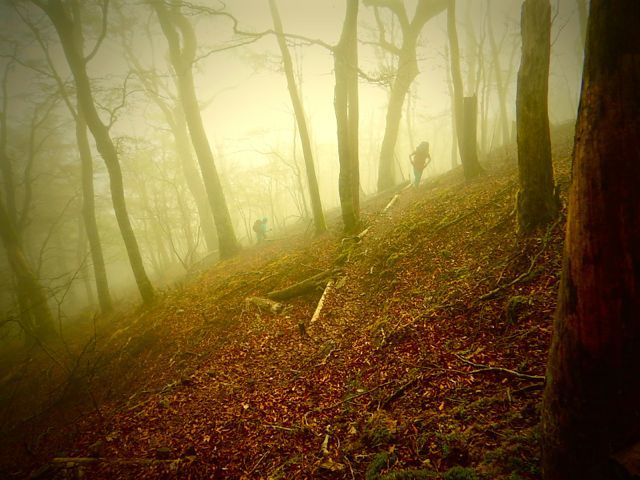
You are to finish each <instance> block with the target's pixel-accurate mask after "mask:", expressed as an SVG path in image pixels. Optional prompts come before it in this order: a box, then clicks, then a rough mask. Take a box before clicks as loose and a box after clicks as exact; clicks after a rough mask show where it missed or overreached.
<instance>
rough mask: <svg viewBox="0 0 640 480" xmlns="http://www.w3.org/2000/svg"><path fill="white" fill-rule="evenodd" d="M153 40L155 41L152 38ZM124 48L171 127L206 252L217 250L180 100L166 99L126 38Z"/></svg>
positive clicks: (212, 226)
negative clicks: (196, 213) (196, 212)
mask: <svg viewBox="0 0 640 480" xmlns="http://www.w3.org/2000/svg"><path fill="white" fill-rule="evenodd" d="M150 41H153V40H152V39H151V38H150ZM123 45H124V51H125V56H126V58H127V60H128V62H129V64H130V65H131V67H132V68H133V70H134V71H135V72H136V75H137V76H138V78H139V79H140V82H141V83H142V86H143V88H144V90H145V92H146V94H147V96H148V97H149V98H150V99H151V101H152V102H153V103H155V104H156V106H157V107H158V108H159V109H160V111H161V112H162V114H163V116H164V118H165V121H166V122H167V125H169V129H170V130H171V133H172V135H173V138H174V142H175V149H176V154H177V156H178V159H179V161H180V166H181V168H182V172H183V173H184V178H185V180H186V183H187V187H188V188H189V192H190V193H191V195H192V197H193V200H194V203H195V205H196V209H197V211H198V218H199V220H200V227H201V228H202V233H203V236H204V240H205V242H206V244H207V249H208V250H210V251H214V250H216V248H218V235H217V233H216V225H215V223H214V220H213V215H212V212H211V207H210V206H209V200H208V197H207V191H206V189H205V186H204V184H203V182H202V177H201V175H200V173H199V172H198V165H197V163H196V160H195V159H194V158H193V154H192V148H191V139H190V138H189V130H188V126H187V121H186V119H185V115H184V110H183V108H182V105H181V103H180V102H179V101H173V102H171V101H169V100H167V98H166V97H167V96H169V97H173V95H170V94H168V95H167V93H168V92H166V91H163V89H162V87H161V85H160V81H159V79H158V74H157V72H155V71H154V70H149V69H145V68H144V67H143V66H142V64H141V63H140V60H139V58H138V55H136V53H135V52H134V48H133V46H132V45H131V43H130V42H129V41H128V39H126V38H123ZM176 100H177V99H176Z"/></svg>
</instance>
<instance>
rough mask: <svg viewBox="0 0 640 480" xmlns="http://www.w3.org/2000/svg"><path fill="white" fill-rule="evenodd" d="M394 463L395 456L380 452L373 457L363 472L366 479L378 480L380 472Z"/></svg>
mask: <svg viewBox="0 0 640 480" xmlns="http://www.w3.org/2000/svg"><path fill="white" fill-rule="evenodd" d="M394 463H396V456H395V455H390V454H388V453H387V452H380V453H378V454H376V456H375V457H373V460H371V463H369V466H368V467H367V471H366V472H365V474H364V478H365V479H366V480H378V479H379V478H380V472H381V471H382V470H384V469H385V468H389V467H391V466H392V465H393V464H394Z"/></svg>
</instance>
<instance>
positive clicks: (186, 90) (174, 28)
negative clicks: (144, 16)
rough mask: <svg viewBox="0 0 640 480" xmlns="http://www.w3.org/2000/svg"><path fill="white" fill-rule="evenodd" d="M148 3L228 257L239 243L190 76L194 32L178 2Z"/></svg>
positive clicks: (221, 252) (193, 49)
mask: <svg viewBox="0 0 640 480" xmlns="http://www.w3.org/2000/svg"><path fill="white" fill-rule="evenodd" d="M151 6H152V7H153V8H154V10H155V12H156V14H157V15H158V20H159V22H160V26H161V27H162V31H163V33H164V35H165V37H166V39H167V43H168V45H169V54H170V57H171V64H172V65H173V69H174V71H175V74H176V80H177V85H178V91H179V93H180V100H181V102H182V106H183V109H184V115H185V119H186V121H187V126H188V127H189V133H190V134H191V142H192V144H193V149H194V150H195V152H196V156H197V158H198V163H199V164H200V171H201V172H202V179H203V180H204V186H205V189H206V191H207V197H208V198H209V205H210V206H211V211H212V213H213V219H214V221H215V224H216V230H217V232H218V244H219V247H220V257H221V258H229V257H231V256H233V255H235V254H236V253H238V251H240V244H239V243H238V239H237V238H236V234H235V232H234V229H233V222H232V221H231V215H230V214H229V208H228V207H227V201H226V198H225V196H224V192H223V191H222V184H221V183H220V177H219V176H218V170H217V169H216V165H215V162H214V159H213V153H212V151H211V146H210V145H209V140H208V138H207V134H206V132H205V129H204V125H203V123H202V116H201V115H200V106H199V105H198V99H197V97H196V89H195V82H194V80H193V62H194V60H195V56H196V36H195V32H194V31H193V27H192V26H191V24H190V23H189V20H188V19H187V18H186V17H184V16H183V15H182V13H180V10H179V8H180V7H179V6H178V5H176V6H172V7H170V9H167V7H166V6H165V5H164V3H161V2H152V3H151Z"/></svg>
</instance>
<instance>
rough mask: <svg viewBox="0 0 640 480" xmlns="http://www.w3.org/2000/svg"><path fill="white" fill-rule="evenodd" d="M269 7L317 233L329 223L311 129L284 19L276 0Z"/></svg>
mask: <svg viewBox="0 0 640 480" xmlns="http://www.w3.org/2000/svg"><path fill="white" fill-rule="evenodd" d="M269 8H270V10H271V17H272V18H273V28H274V29H275V31H276V34H277V38H278V46H279V47H280V52H281V53H282V65H283V66H284V73H285V75H286V77H287V87H288V89H289V96H290V97H291V104H292V106H293V112H294V115H295V117H296V122H297V124H298V132H299V133H300V143H301V145H302V154H303V156H304V164H305V167H306V171H307V181H308V184H309V198H310V200H311V210H312V211H313V223H314V226H315V232H316V234H320V233H322V232H325V231H326V230H327V224H326V221H325V218H324V211H323V210H322V201H321V199H320V190H319V189H318V179H317V178H316V171H315V166H314V162H313V154H312V153H311V141H310V140H309V129H308V128H307V121H306V118H305V115H304V108H303V106H302V100H301V98H300V93H299V92H298V87H297V86H296V80H295V76H294V74H293V62H292V60H291V54H290V53H289V48H288V47H287V42H286V40H285V37H284V32H283V29H282V20H281V19H280V13H279V12H278V7H277V5H276V2H275V0H269Z"/></svg>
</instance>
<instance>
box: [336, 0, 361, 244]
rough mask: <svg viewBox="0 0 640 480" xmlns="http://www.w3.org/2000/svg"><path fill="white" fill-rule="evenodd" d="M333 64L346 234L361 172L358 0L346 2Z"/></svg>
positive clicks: (355, 210)
mask: <svg viewBox="0 0 640 480" xmlns="http://www.w3.org/2000/svg"><path fill="white" fill-rule="evenodd" d="M333 55H334V63H335V76H336V86H335V96H334V107H335V111H336V124H337V129H338V158H339V161H340V176H339V192H340V205H341V208H342V221H343V223H344V230H345V232H347V233H350V232H353V231H355V230H356V229H357V228H358V225H359V224H360V173H359V172H360V170H359V159H358V118H359V116H358V0H347V13H346V16H345V20H344V25H343V27H342V34H341V36H340V41H339V43H338V45H337V46H336V47H335V49H334V51H333Z"/></svg>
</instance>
